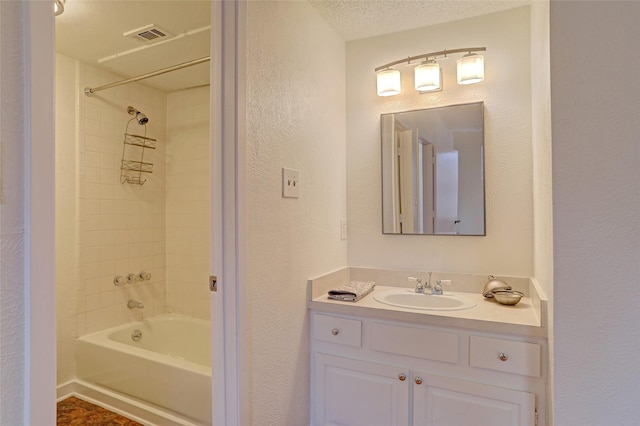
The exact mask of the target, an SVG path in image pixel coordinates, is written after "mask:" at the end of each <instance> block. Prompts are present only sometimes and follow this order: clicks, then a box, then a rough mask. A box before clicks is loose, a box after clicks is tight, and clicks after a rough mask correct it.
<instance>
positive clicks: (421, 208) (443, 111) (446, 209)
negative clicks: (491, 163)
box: [380, 102, 485, 235]
mask: <svg viewBox="0 0 640 426" xmlns="http://www.w3.org/2000/svg"><path fill="white" fill-rule="evenodd" d="M380 121H381V131H382V232H383V233H384V234H431V235H434V234H435V235H485V208H484V104H483V103H482V102H477V103H472V104H464V105H455V106H447V107H441V108H431V109H423V110H417V111H407V112H400V113H394V114H382V115H381V116H380Z"/></svg>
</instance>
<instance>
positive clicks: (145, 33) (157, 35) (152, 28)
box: [123, 24, 171, 42]
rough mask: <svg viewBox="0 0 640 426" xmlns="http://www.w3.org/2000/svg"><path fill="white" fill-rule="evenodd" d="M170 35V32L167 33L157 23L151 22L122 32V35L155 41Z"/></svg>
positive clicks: (145, 40)
mask: <svg viewBox="0 0 640 426" xmlns="http://www.w3.org/2000/svg"><path fill="white" fill-rule="evenodd" d="M170 35H171V34H169V32H168V31H165V30H163V29H162V28H160V27H158V26H157V25H153V24H149V25H145V26H144V27H142V28H138V29H135V30H132V31H127V32H126V33H124V34H123V36H124V37H133V38H135V39H137V40H140V41H143V42H148V41H157V40H160V39H162V38H166V37H168V36H170Z"/></svg>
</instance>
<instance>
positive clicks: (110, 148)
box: [56, 55, 166, 384]
mask: <svg viewBox="0 0 640 426" xmlns="http://www.w3.org/2000/svg"><path fill="white" fill-rule="evenodd" d="M56 62H57V67H56V70H57V73H56V127H57V131H56V157H57V159H56V178H57V179H58V185H57V186H56V204H57V206H56V252H57V259H56V266H57V271H56V293H57V297H56V299H57V312H58V324H57V334H58V349H57V350H58V384H61V383H64V382H66V381H68V380H71V379H73V377H74V374H75V372H74V361H73V357H74V347H73V345H74V339H75V337H77V336H81V335H84V334H88V333H92V332H95V331H98V330H102V329H106V328H110V327H114V326H116V325H119V324H123V323H126V322H128V321H130V320H133V319H140V318H142V316H143V315H148V316H150V315H154V314H157V313H162V312H165V310H166V282H165V275H166V274H165V195H164V193H165V164H164V163H165V147H166V136H165V127H166V95H165V94H164V93H163V92H160V91H158V90H155V89H151V88H149V87H147V86H144V85H142V84H139V83H136V84H130V85H124V86H119V87H117V88H114V89H111V90H106V91H104V92H99V93H98V94H97V95H96V96H94V97H87V96H85V95H84V94H83V93H82V89H83V88H84V87H87V86H89V87H96V86H99V85H102V84H106V83H110V82H113V81H117V80H120V77H119V76H117V75H114V74H111V73H108V72H105V71H102V70H99V69H98V68H95V67H93V66H90V65H86V64H84V63H81V62H79V61H77V60H75V59H72V58H68V57H65V56H64V55H57V56H56ZM129 105H132V106H134V107H136V108H138V109H139V110H141V111H142V112H144V113H145V114H146V115H147V116H148V117H149V119H150V121H149V123H148V124H147V136H148V137H151V138H155V139H157V140H158V142H157V149H155V150H147V152H146V153H145V161H147V162H152V163H154V169H153V173H152V174H150V175H148V176H146V177H147V179H148V180H147V182H146V183H145V184H144V185H131V184H121V183H120V163H121V159H122V153H123V139H124V132H125V126H126V124H127V122H128V120H129V119H131V118H132V116H130V115H128V114H127V111H126V109H127V106H129ZM129 132H130V133H135V134H144V128H143V127H141V126H138V125H137V124H135V122H132V124H131V127H129ZM142 270H145V271H148V272H151V274H152V279H151V280H150V281H143V282H139V283H137V284H126V285H124V286H122V287H120V288H118V287H116V286H115V285H114V284H113V279H114V276H115V275H116V274H120V275H125V276H126V275H127V274H129V273H138V272H140V271H142ZM129 299H135V300H139V301H141V302H143V303H144V305H145V308H144V309H143V310H137V309H134V310H130V309H128V308H127V301H128V300H129Z"/></svg>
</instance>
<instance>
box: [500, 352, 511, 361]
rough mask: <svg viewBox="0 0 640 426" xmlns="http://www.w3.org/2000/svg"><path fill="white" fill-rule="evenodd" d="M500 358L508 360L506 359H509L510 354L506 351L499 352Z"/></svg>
mask: <svg viewBox="0 0 640 426" xmlns="http://www.w3.org/2000/svg"><path fill="white" fill-rule="evenodd" d="M498 359H499V360H500V361H506V360H508V359H509V355H508V354H506V353H504V352H500V353H499V354H498Z"/></svg>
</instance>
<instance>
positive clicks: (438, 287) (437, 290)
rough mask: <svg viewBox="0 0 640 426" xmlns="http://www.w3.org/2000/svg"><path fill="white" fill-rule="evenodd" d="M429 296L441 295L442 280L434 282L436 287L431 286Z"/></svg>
mask: <svg viewBox="0 0 640 426" xmlns="http://www.w3.org/2000/svg"><path fill="white" fill-rule="evenodd" d="M431 294H442V280H437V281H436V285H434V286H433V289H432V290H431Z"/></svg>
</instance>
